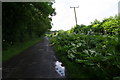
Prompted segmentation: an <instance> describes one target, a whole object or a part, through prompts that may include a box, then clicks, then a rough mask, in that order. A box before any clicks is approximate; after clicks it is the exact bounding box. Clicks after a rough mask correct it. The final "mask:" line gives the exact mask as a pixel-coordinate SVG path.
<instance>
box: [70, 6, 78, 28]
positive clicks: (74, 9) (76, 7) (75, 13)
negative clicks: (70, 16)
mask: <svg viewBox="0 0 120 80" xmlns="http://www.w3.org/2000/svg"><path fill="white" fill-rule="evenodd" d="M70 8H74V14H75V22H76V26H77V16H76V10H75V8H79V6H78V7H70Z"/></svg>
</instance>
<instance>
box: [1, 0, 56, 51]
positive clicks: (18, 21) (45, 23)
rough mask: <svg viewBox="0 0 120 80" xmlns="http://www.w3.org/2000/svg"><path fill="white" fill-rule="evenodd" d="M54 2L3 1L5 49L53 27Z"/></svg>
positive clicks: (35, 36)
mask: <svg viewBox="0 0 120 80" xmlns="http://www.w3.org/2000/svg"><path fill="white" fill-rule="evenodd" d="M52 4H53V3H52V2H39V3H37V2H20V3H18V2H9V3H7V2H3V3H2V26H3V27H2V39H3V42H2V43H3V50H4V49H6V48H7V47H8V46H11V45H15V44H16V43H21V42H25V41H28V40H30V39H33V38H37V37H40V36H41V35H43V34H44V33H45V32H46V31H48V30H50V29H51V27H52V26H51V21H52V19H51V17H52V16H54V15H55V14H56V13H55V9H53V8H52Z"/></svg>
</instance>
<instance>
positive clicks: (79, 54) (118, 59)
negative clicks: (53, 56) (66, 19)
mask: <svg viewBox="0 0 120 80" xmlns="http://www.w3.org/2000/svg"><path fill="white" fill-rule="evenodd" d="M119 21H120V19H119V16H115V17H109V18H105V19H104V20H103V21H102V22H100V21H98V20H95V21H94V22H92V23H91V25H88V26H86V25H77V26H75V27H74V28H72V29H71V30H68V31H58V32H56V33H54V34H53V33H52V34H51V38H50V40H51V43H52V45H53V47H54V49H55V51H56V52H57V54H58V56H60V58H61V60H62V59H63V60H67V61H63V60H62V61H63V63H64V64H65V66H66V68H67V69H68V72H69V77H72V78H76V77H77V78H89V80H90V79H98V80H112V79H115V80H116V79H117V78H119V79H120V44H119V41H120V40H119V38H120V37H119V35H120V33H119V32H120V29H119V27H120V25H119ZM75 68H77V69H75ZM74 70H75V71H74ZM72 71H73V72H72Z"/></svg>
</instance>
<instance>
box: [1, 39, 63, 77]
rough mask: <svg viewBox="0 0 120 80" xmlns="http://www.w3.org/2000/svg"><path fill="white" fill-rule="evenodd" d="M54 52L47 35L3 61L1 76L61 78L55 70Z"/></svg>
mask: <svg viewBox="0 0 120 80" xmlns="http://www.w3.org/2000/svg"><path fill="white" fill-rule="evenodd" d="M56 61H57V59H56V57H55V53H54V51H53V50H52V48H51V47H50V43H49V40H48V38H47V37H44V39H43V40H42V41H41V42H39V43H38V44H36V45H34V46H32V47H31V48H29V49H27V50H25V51H24V52H22V53H21V54H19V55H17V56H15V57H13V58H12V59H11V60H9V61H7V62H5V63H3V72H2V75H3V76H2V78H3V79H5V78H62V77H61V76H60V75H59V74H58V73H57V72H56V71H55V64H54V63H55V62H56Z"/></svg>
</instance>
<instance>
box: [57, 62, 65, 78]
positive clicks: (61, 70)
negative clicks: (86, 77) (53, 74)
mask: <svg viewBox="0 0 120 80" xmlns="http://www.w3.org/2000/svg"><path fill="white" fill-rule="evenodd" d="M55 70H56V71H57V73H58V74H59V75H60V76H65V67H64V66H62V63H61V62H59V61H56V62H55Z"/></svg>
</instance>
